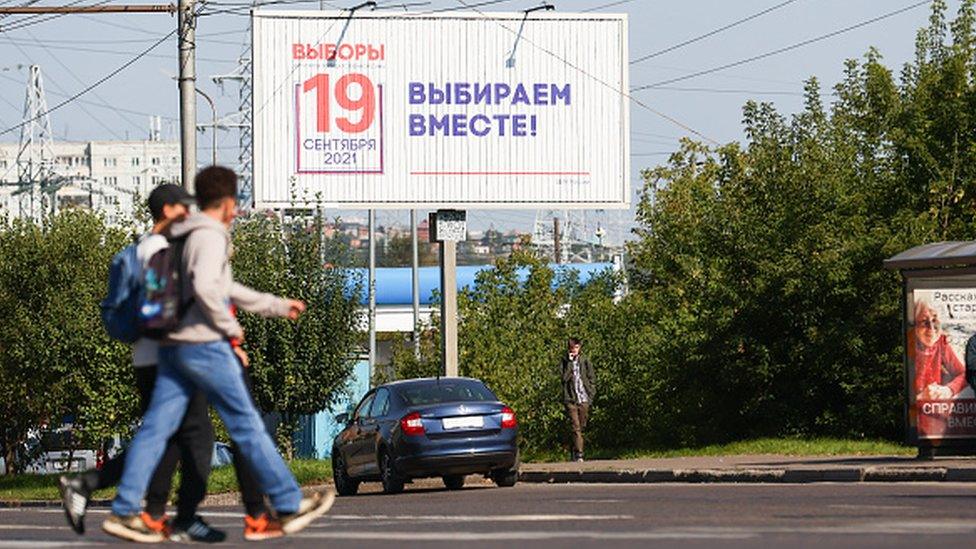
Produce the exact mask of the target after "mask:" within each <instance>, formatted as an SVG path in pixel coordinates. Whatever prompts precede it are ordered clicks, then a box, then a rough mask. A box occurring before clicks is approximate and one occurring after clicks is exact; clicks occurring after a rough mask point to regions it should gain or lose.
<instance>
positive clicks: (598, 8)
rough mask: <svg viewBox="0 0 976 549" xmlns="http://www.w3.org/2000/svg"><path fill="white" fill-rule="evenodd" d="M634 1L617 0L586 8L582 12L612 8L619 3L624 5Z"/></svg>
mask: <svg viewBox="0 0 976 549" xmlns="http://www.w3.org/2000/svg"><path fill="white" fill-rule="evenodd" d="M633 1H634V0H617V1H616V2H609V3H607V4H603V5H602V6H596V7H595V8H588V9H585V10H583V11H581V12H580V13H587V12H591V11H599V10H602V9H606V8H612V7H614V6H619V5H622V4H629V3H631V2H633Z"/></svg>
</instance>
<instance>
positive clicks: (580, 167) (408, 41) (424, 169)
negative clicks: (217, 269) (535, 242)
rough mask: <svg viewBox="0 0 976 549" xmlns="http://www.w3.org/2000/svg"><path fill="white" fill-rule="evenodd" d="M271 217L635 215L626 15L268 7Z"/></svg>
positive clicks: (260, 26)
mask: <svg viewBox="0 0 976 549" xmlns="http://www.w3.org/2000/svg"><path fill="white" fill-rule="evenodd" d="M253 56H254V57H253V81H252V82H253V103H252V105H253V110H252V116H253V118H252V120H253V124H254V130H253V147H254V149H253V154H254V166H253V169H254V172H253V173H254V196H255V205H256V206H258V207H285V206H289V205H291V204H296V203H297V204H308V203H313V202H314V203H321V204H324V205H326V206H331V207H348V208H460V209H471V208H526V209H537V208H544V207H554V208H624V207H627V206H628V205H629V196H630V192H629V182H628V174H629V168H630V166H629V161H630V152H629V139H628V131H629V129H628V120H629V106H628V103H627V101H628V100H627V98H626V96H625V92H626V90H627V89H628V79H627V19H626V16H625V15H589V14H587V15H580V14H554V13H542V12H538V13H532V14H529V15H528V16H526V15H525V14H522V13H515V14H497V13H490V14H471V13H449V14H426V15H424V14H399V15H393V14H390V13H384V12H367V11H357V12H355V14H354V15H353V16H352V17H350V16H349V13H348V12H296V11H287V12H284V11H255V12H254V14H253Z"/></svg>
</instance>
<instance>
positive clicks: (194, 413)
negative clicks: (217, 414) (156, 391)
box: [82, 366, 214, 521]
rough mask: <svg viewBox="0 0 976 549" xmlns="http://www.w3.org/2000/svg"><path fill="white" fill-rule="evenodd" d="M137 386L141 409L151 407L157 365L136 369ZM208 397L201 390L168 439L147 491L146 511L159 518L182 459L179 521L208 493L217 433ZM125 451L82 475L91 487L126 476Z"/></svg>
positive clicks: (116, 481)
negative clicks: (209, 410)
mask: <svg viewBox="0 0 976 549" xmlns="http://www.w3.org/2000/svg"><path fill="white" fill-rule="evenodd" d="M135 376H136V388H137V389H138V390H139V412H140V414H145V413H146V410H147V409H148V408H149V401H150V399H151V398H152V392H153V388H154V387H155V385H156V367H155V366H145V367H139V368H135ZM208 409H209V407H208V406H207V397H206V395H204V394H203V392H202V391H197V392H196V393H195V394H194V395H193V396H192V398H191V399H190V403H189V405H188V406H187V408H186V413H185V414H184V415H183V421H182V422H181V423H180V427H179V430H177V431H176V433H175V434H174V435H173V436H172V437H171V438H170V439H169V440H168V441H167V442H166V450H165V451H164V453H163V458H162V459H161V460H160V461H159V465H158V466H157V467H156V470H155V471H154V472H153V475H152V480H151V482H150V484H149V488H148V490H147V491H146V512H147V513H149V514H150V515H152V516H153V517H156V518H159V517H161V516H163V514H165V513H166V502H167V500H168V499H169V492H170V488H171V487H172V485H173V473H174V472H175V471H176V465H177V463H179V462H180V461H182V462H183V466H182V467H181V469H180V471H181V472H182V474H183V477H182V479H181V480H180V487H179V491H178V492H177V501H176V503H177V505H176V509H177V510H176V516H177V520H184V521H185V520H189V519H192V518H193V516H194V515H195V514H196V510H197V506H198V505H199V504H200V502H201V501H203V498H204V496H206V494H207V477H208V476H209V475H210V458H211V456H212V455H213V443H214V432H213V425H212V424H211V423H210V414H209V413H208ZM124 467H125V453H124V452H123V453H121V454H119V455H117V456H115V457H114V458H112V459H110V460H108V461H106V462H105V464H104V465H102V468H101V469H100V470H97V471H89V472H87V473H85V474H83V475H82V480H83V482H84V483H85V485H86V487H87V488H88V489H90V490H98V489H101V488H108V487H109V486H115V485H117V484H118V483H119V480H120V479H121V478H122V471H123V469H124Z"/></svg>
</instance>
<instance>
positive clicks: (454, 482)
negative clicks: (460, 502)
mask: <svg viewBox="0 0 976 549" xmlns="http://www.w3.org/2000/svg"><path fill="white" fill-rule="evenodd" d="M441 478H442V479H443V480H444V486H447V489H448V490H460V489H461V488H463V487H464V475H444V476H443V477H441Z"/></svg>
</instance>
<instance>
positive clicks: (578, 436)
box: [566, 402, 590, 456]
mask: <svg viewBox="0 0 976 549" xmlns="http://www.w3.org/2000/svg"><path fill="white" fill-rule="evenodd" d="M566 415H567V416H569V424H570V427H571V428H572V430H573V454H574V455H577V456H581V455H583V431H584V430H585V429H586V420H587V418H588V417H589V415H590V405H589V404H588V403H587V404H570V403H568V402H567V403H566Z"/></svg>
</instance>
